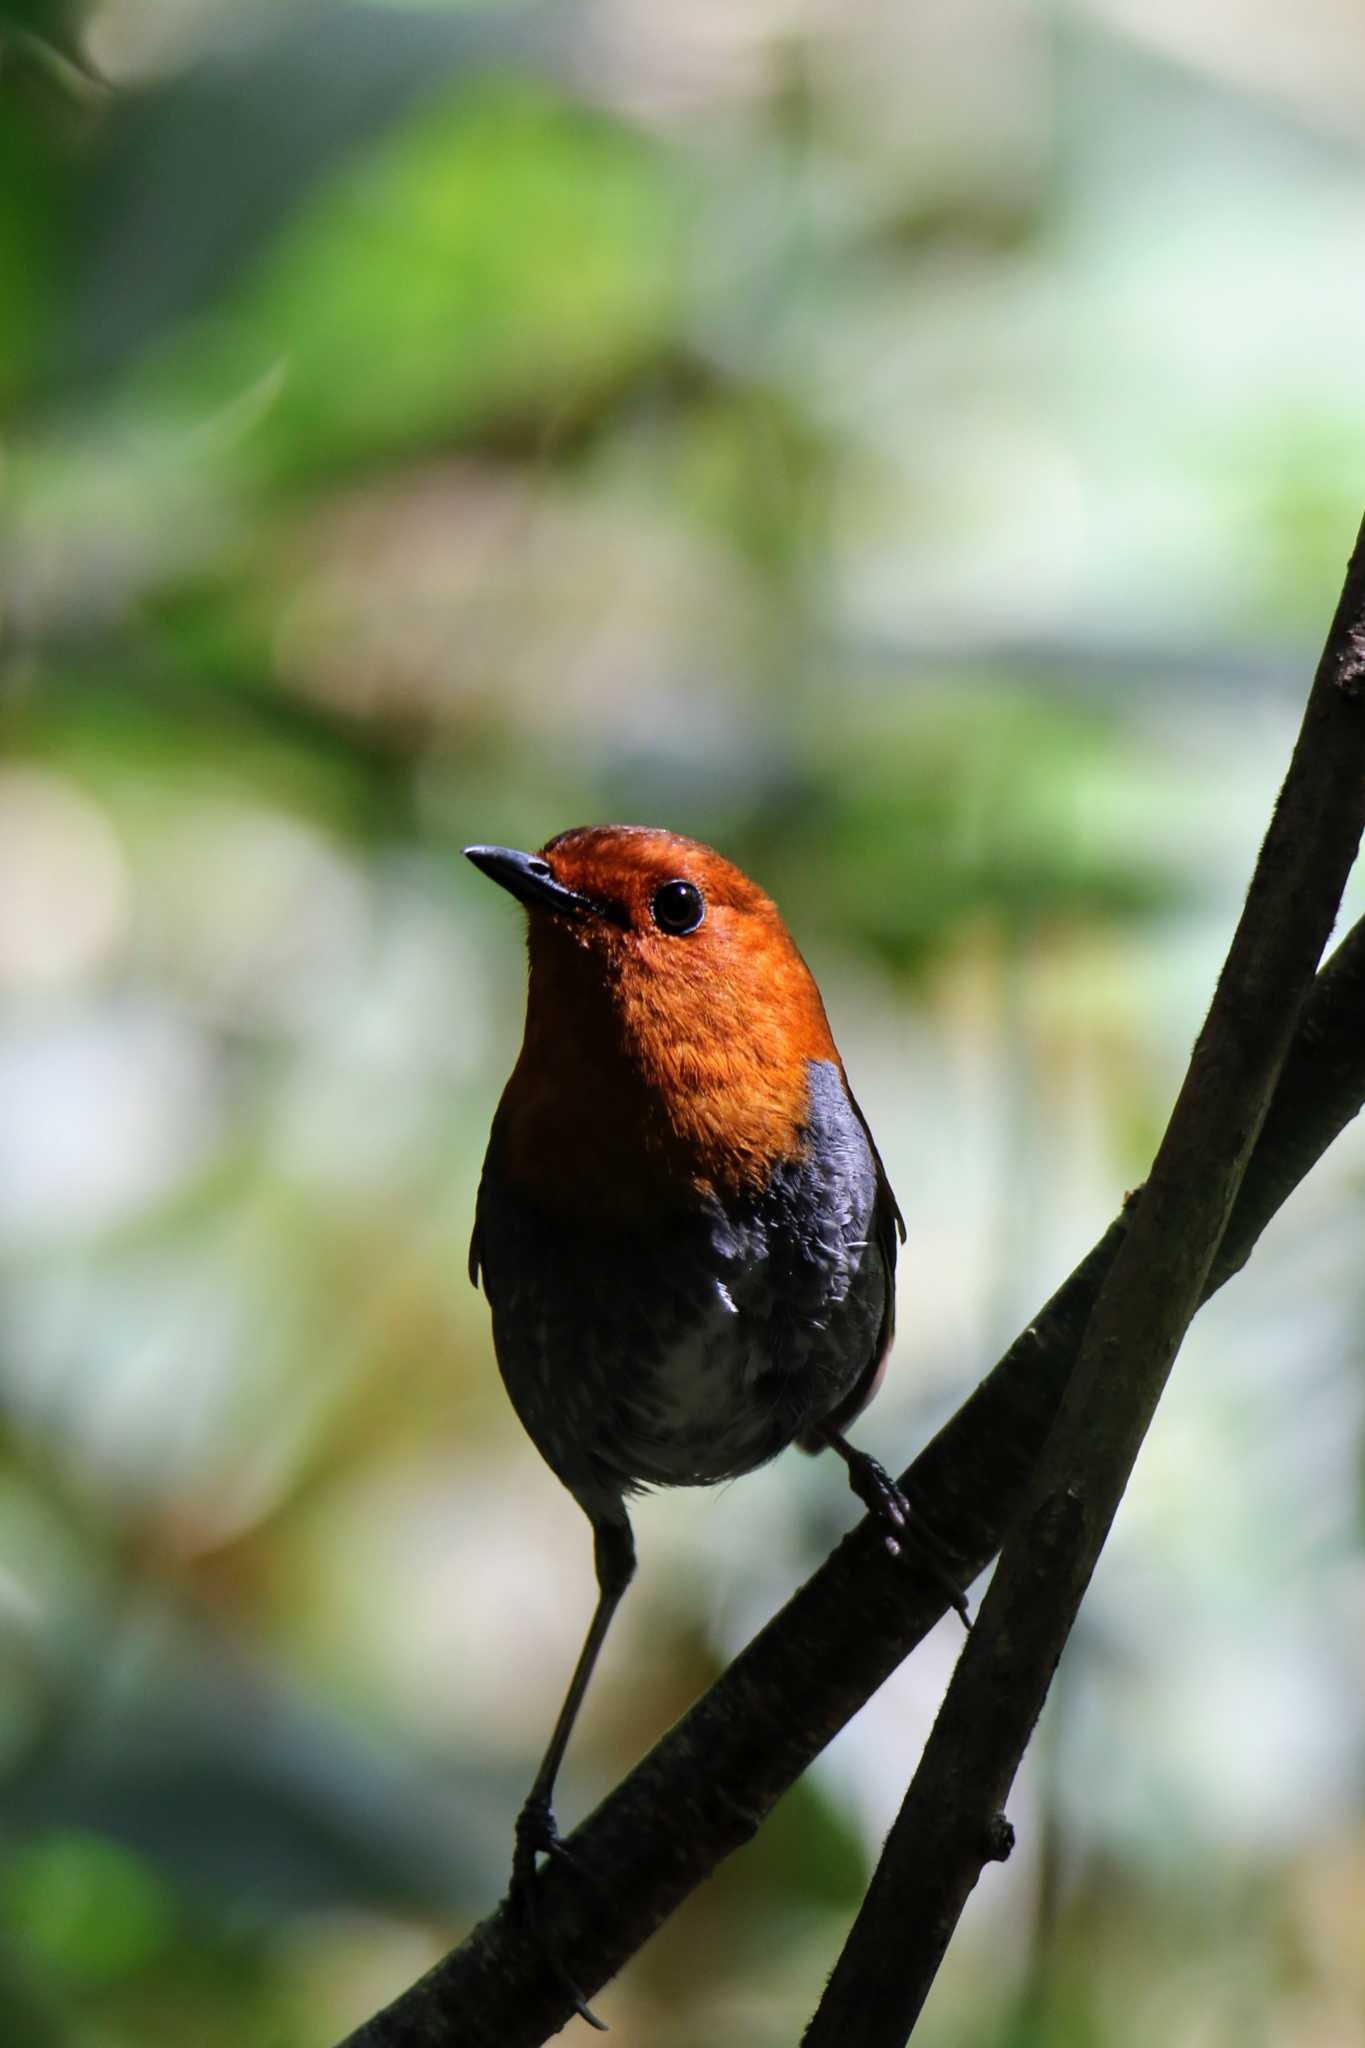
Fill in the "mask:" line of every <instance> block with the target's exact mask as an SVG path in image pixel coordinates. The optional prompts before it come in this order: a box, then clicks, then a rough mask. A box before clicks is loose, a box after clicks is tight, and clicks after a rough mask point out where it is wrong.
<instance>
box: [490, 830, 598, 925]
mask: <svg viewBox="0 0 1365 2048" xmlns="http://www.w3.org/2000/svg"><path fill="white" fill-rule="evenodd" d="M464 857H465V859H466V860H472V861H473V863H474V865H475V867H476V868H477V869H478V870H479V872H480V874H484V875H487V877H488V879H489V881H490V882H496V883H497V884H498V886H499V887H500V888H502V889H506V891H507V893H508V894H509V895H510V896H515V897H516V899H517V901H518V903H524V904H525V905H526V908H527V909H528V910H557V911H559V912H560V913H561V914H562V915H564V916H566V917H585V916H586V915H587V914H588V913H589V912H590V911H593V910H595V909H596V908H597V905H596V904H595V903H594V902H593V901H592V899H591V897H588V896H580V895H578V894H577V892H576V891H575V890H573V889H566V888H565V887H564V884H563V883H562V882H557V881H556V880H555V878H554V876H553V874H552V873H551V872H550V863H549V862H548V861H547V860H544V859H542V858H541V856H540V854H538V853H516V852H514V851H513V849H512V848H511V847H510V846H466V848H465V850H464Z"/></svg>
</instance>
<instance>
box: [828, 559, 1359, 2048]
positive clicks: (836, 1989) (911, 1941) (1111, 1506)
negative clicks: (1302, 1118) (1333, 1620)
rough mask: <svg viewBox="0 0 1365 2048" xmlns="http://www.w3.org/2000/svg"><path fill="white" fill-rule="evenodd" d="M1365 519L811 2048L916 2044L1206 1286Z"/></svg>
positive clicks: (1329, 812)
mask: <svg viewBox="0 0 1365 2048" xmlns="http://www.w3.org/2000/svg"><path fill="white" fill-rule="evenodd" d="M1363 628H1365V527H1362V530H1361V536H1360V538H1359V540H1358V542H1357V547H1356V553H1355V555H1354V557H1353V558H1352V562H1351V565H1350V568H1349V569H1348V571H1347V577H1346V586H1345V589H1344V591H1343V593H1342V598H1341V603H1340V605H1339V606H1338V609H1337V615H1336V618H1335V620H1334V622H1333V626H1332V630H1331V633H1330V634H1329V636H1328V641H1327V646H1326V649H1325V651H1324V654H1323V658H1322V661H1321V663H1320V664H1319V668H1318V673H1317V677H1316V679H1315V681H1314V684H1313V688H1312V690H1311V692H1310V694H1309V699H1308V704H1307V708H1306V710H1305V712H1304V719H1303V725H1302V728H1301V730H1300V733H1299V739H1298V744H1297V745H1296V747H1295V749H1294V756H1293V759H1292V760H1291V762H1290V765H1289V772H1288V774H1287V776H1286V778H1285V783H1284V787H1283V789H1282V790H1281V792H1280V797H1279V801H1278V802H1277V804H1276V806H1275V812H1274V815H1273V817H1272V819H1271V823H1270V829H1269V831H1268V832H1267V834H1266V838H1265V842H1264V844H1263V846H1262V848H1261V853H1260V858H1259V860H1258V861H1257V864H1256V870H1255V873H1254V875H1253V876H1252V882H1251V888H1250V890H1249V892H1248V895H1247V901H1246V905H1245V907H1244V909H1243V912H1242V916H1241V919H1240V921H1239V923H1238V926H1237V930H1236V933H1235V934H1234V937H1233V941H1232V946H1231V949H1230V951H1229V953H1228V958H1227V962H1226V964H1225V966H1224V969H1223V973H1222V975H1221V977H1220V979H1219V983H1218V987H1217V990H1216V991H1215V994H1214V998H1213V1004H1212V1007H1211V1009H1210V1011H1209V1015H1208V1019H1207V1021H1206V1023H1205V1025H1204V1029H1203V1030H1202V1032H1201V1033H1200V1035H1199V1039H1198V1042H1197V1043H1196V1045H1195V1049H1194V1054H1193V1057H1192V1059H1191V1061H1190V1067H1189V1072H1188V1074H1187V1075H1186V1078H1185V1083H1184V1085H1183V1087H1182V1088H1181V1091H1180V1095H1179V1097H1178V1099H1177V1101H1176V1105H1175V1108H1174V1110H1173V1111H1172V1114H1171V1120H1170V1123H1169V1124H1168V1126H1167V1129H1166V1134H1165V1137H1164V1138H1163V1139H1162V1142H1161V1145H1160V1148H1159V1149H1158V1152H1157V1156H1156V1160H1155V1162H1154V1164H1153V1167H1152V1172H1151V1175H1150V1178H1149V1179H1148V1181H1147V1184H1146V1186H1145V1187H1144V1188H1143V1190H1142V1191H1141V1193H1140V1195H1139V1197H1138V1199H1137V1201H1136V1202H1135V1204H1134V1206H1133V1214H1132V1219H1131V1222H1130V1226H1129V1230H1128V1233H1127V1238H1126V1242H1125V1243H1124V1244H1123V1245H1122V1246H1121V1247H1120V1248H1119V1250H1118V1252H1117V1253H1116V1255H1115V1258H1114V1262H1113V1265H1112V1267H1111V1269H1110V1271H1109V1274H1108V1275H1107V1277H1106V1279H1105V1281H1104V1284H1103V1286H1102V1288H1101V1290H1100V1295H1099V1299H1098V1301H1097V1302H1096V1304H1095V1308H1094V1310H1093V1312H1092V1314H1091V1317H1090V1320H1089V1322H1088V1323H1087V1326H1086V1330H1085V1335H1084V1338H1083V1341H1082V1344H1081V1351H1080V1357H1079V1359H1078V1361H1077V1365H1076V1370H1075V1373H1074V1376H1073V1378H1072V1380H1071V1383H1070V1384H1069V1386H1068V1387H1067V1390H1066V1393H1065V1396H1064V1399H1063V1402H1062V1406H1061V1410H1060V1413H1059V1415H1058V1419H1057V1423H1056V1425H1055V1427H1054V1429H1053V1430H1052V1431H1051V1433H1050V1434H1049V1437H1048V1440H1047V1444H1046V1447H1045V1449H1044V1452H1043V1456H1042V1459H1041V1461H1040V1465H1039V1470H1038V1473H1037V1477H1036V1479H1035V1480H1034V1482H1033V1484H1032V1485H1031V1486H1030V1488H1029V1491H1028V1497H1027V1500H1026V1504H1025V1508H1024V1512H1023V1514H1022V1516H1021V1518H1020V1521H1019V1524H1018V1526H1017V1527H1016V1528H1015V1529H1013V1530H1012V1531H1011V1532H1010V1534H1009V1535H1008V1537H1007V1539H1006V1542H1005V1546H1004V1550H1003V1552H1002V1555H1001V1558H1000V1563H999V1565H998V1567H997V1569H996V1572H995V1576H994V1578H993V1579H992V1581H991V1585H990V1588H989V1590H988V1592H987V1594H986V1598H985V1600H984V1602H983V1603H982V1607H981V1612H980V1614H979V1615H978V1617H977V1622H976V1626H975V1628H974V1629H973V1631H972V1634H971V1636H970V1638H969V1640H968V1642H967V1645H966V1648H965V1649H964V1651H963V1654H962V1657H961V1659H960V1661H959V1663H958V1667H957V1670H956V1671H955V1673H954V1675H953V1680H952V1683H951V1685H950V1686H949V1688H948V1693H947V1696H946V1697H945V1699H944V1702H943V1705H942V1707H941V1708H940V1710H939V1715H938V1718H937V1720H936V1722H935V1724H934V1728H933V1731H932V1733H931V1735H930V1737H929V1741H928V1743H927V1744H926V1746H925V1751H924V1755H923V1757H922V1758H921V1760H920V1765H919V1768H918V1770H917V1771H916V1773H915V1776H914V1779H913V1781H912V1783H911V1786H910V1789H909V1791H908V1793H907V1794H906V1798H905V1802H904V1804H903V1806H902V1808H901V1811H900V1813H899V1815H898V1816H897V1819H896V1822H895V1825H894V1827H893V1828H892V1830H891V1834H890V1836H889V1837H888V1839H887V1843H886V1847H885V1849H884V1851H883V1854H882V1858H881V1862H880V1864H879V1865H878V1868H877V1871H876V1873H875V1875H874V1877H873V1881H872V1884H871V1887H870V1888H869V1891H868V1894H867V1897H866V1899H865V1900H864V1902H863V1905H862V1909H861V1911H860V1912H859V1914H858V1917H857V1920H856V1922H855V1924H854V1927H853V1931H852V1933H851V1934H850V1936H849V1939H848V1942H847V1944H846V1945H845V1948H844V1951H843V1954H842V1955H841V1956H840V1958H839V1962H838V1964H837V1966H836V1968H835V1971H834V1974H833V1976H832V1977H831V1979H830V1982H829V1984H828V1985H827V1987H826V1990H825V1994H824V1997H823V1998H822V1999H821V2001H820V2005H819V2007H818V2009H817V2011H816V2014H815V2017H814V2019H813V2020H812V2022H811V2025H810V2027H809V2029H808V2031H807V2033H806V2036H805V2041H806V2048H836V2044H837V2048H902V2044H903V2043H904V2042H905V2040H906V2039H907V2037H908V2036H909V2033H910V2030H911V2028H912V2026H913V2024H914V2021H915V2019H916V2017H917V2016H918V2013H919V2011H920V2008H921V2006H922V2005H923V2002H924V1999H925V1997H926V1995H927V1993H928V1990H929V1987H930V1985H931V1984H932V1982H933V1980H934V1977H935V1975H936V1973H937V1970H938V1966H939V1963H940V1962H941V1960H942V1957H943V1953H944V1951H945V1949H946V1948H947V1945H948V1942H949V1941H950V1940H951V1938H952V1934H953V1931H954V1929H955V1928H956V1926H957V1922H958V1919H959V1917H960V1915H961V1912H962V1908H963V1906H964V1905H965V1903H966V1900H967V1897H968V1895H969V1893H970V1892H971V1890H972V1887H973V1886H974V1885H975V1883H976V1881H977V1878H978V1877H979V1876H980V1874H981V1870H982V1868H983V1866H984V1864H985V1863H986V1862H987V1861H989V1860H991V1859H993V1858H998V1857H1000V1856H1002V1855H1007V1854H1008V1853H1009V1846H1010V1838H1009V1833H1008V1829H1007V1827H1006V1824H1005V1822H1004V1817H1003V1808H1004V1804H1005V1800H1006V1798H1007V1797H1008V1794H1009V1791H1010V1787H1011V1786H1012V1785H1013V1782H1014V1776H1015V1772H1016V1771H1017V1769H1018V1767H1019V1762H1020V1759H1021V1758H1022V1756H1023V1753H1024V1750H1025V1747H1026V1746H1027V1743H1028V1740H1029V1737H1030V1735H1031V1734H1032V1732H1033V1727H1034V1724H1035V1722H1036V1721H1037V1718H1038V1715H1039V1713H1040V1712H1041V1710H1042V1706H1043V1701H1044V1700H1045V1698H1046V1697H1047V1691H1048V1687H1049V1685H1050V1684H1051V1681H1052V1674H1053V1672H1054V1671H1055V1669H1056V1666H1057V1662H1058V1659H1059V1658H1060V1656H1061V1654H1062V1650H1063V1648H1064V1646H1065V1643H1066V1640H1067V1637H1068V1635H1069V1634H1070V1631H1071V1627H1072V1624H1073V1622H1074V1621H1075V1618H1076V1613H1077V1610H1078V1609H1079V1606H1080V1603H1081V1600H1082V1598H1083V1596H1084V1594H1085V1590H1086V1587H1087V1586H1088V1585H1089V1583H1090V1578H1091V1574H1092V1572H1093V1570H1094V1567H1095V1564H1096V1561H1097V1559H1098V1557H1099V1554H1100V1551H1101V1549H1102V1547H1103V1545H1104V1541H1105V1538H1106V1536H1107V1535H1108V1532H1109V1529H1110V1526H1111V1524H1112V1522H1113V1518H1114V1515H1115V1513H1116V1512H1117V1509H1118V1505H1119V1502H1120V1500H1121V1499H1122V1497H1123V1493H1124V1490H1125V1488H1126V1486H1127V1483H1128V1479H1129V1476H1130V1474H1131V1472H1132V1469H1133V1464H1134V1461H1135V1460H1136V1458H1137V1454H1138V1451H1139V1450H1140V1448H1141V1445H1142V1441H1143V1438H1144V1437H1145V1435H1146V1433H1147V1428H1148V1425H1149V1423H1150V1421H1151V1418H1152V1415H1153V1413H1154V1412H1155V1409H1156V1405H1157V1402H1158V1401H1159V1399H1160V1397H1161V1394H1162V1391H1163V1389H1164V1387H1165V1385H1166V1380H1167V1377H1168V1375H1169V1373H1170V1369H1171V1366H1172V1364H1173V1363H1174V1360H1175V1356H1176V1352H1177V1351H1178V1349H1179V1347H1180V1344H1181V1341H1182V1339H1183V1337H1184V1334H1185V1331H1186V1329H1187V1328H1188V1326H1189V1323H1190V1321H1191V1319H1192V1317H1193V1316H1194V1314H1195V1311H1196V1310H1197V1308H1198V1306H1199V1303H1200V1301H1201V1299H1202V1297H1203V1294H1204V1291H1205V1286H1206V1282H1207V1279H1208V1275H1209V1273H1210V1271H1211V1269H1212V1265H1213V1260H1214V1257H1215V1255H1216V1253H1217V1251H1218V1247H1219V1244H1220V1241H1221V1240H1222V1238H1223V1236H1224V1233H1225V1229H1226V1226H1227V1223H1228V1220H1229V1217H1230V1215H1231V1212H1232V1208H1233V1204H1234V1201H1235V1199H1236V1196H1237V1193H1238V1189H1239V1187H1240V1185H1241V1182H1242V1179H1243V1175H1244V1172H1245V1169H1246V1165H1247V1162H1248V1160H1249V1159H1250V1157H1251V1153H1252V1148H1253V1146H1254V1145H1255V1142H1256V1139H1257V1135H1258V1133H1259V1132H1260V1129H1261V1126H1262V1123H1263V1121H1264V1120H1265V1117H1266V1113H1267V1110H1268V1107H1269V1104H1270V1102H1271V1098H1272V1095H1273V1092H1274V1089H1275V1085H1276V1081H1277V1078H1278V1076H1279V1073H1280V1070H1281V1068H1282V1066H1283V1064H1284V1061H1285V1058H1286V1054H1287V1052H1288V1048H1289V1046H1290V1042H1291V1038H1292V1036H1293V1033H1294V1028H1295V1024H1296V1021H1297V1019H1298V1015H1299V1011H1300V1007H1301V1005H1302V1003H1303V999H1304V996H1305V994H1306V992H1307V990H1308V988H1309V986H1310V984H1311V981H1312V976H1313V972H1314V968H1315V967H1316V965H1317V961H1318V957H1319V954H1320V953H1321V950H1322V947H1323V946H1324V944H1325V943H1326V940H1327V935H1328V933H1329V932H1330V931H1331V928H1332V924H1333V922H1334V920H1335V918H1336V915H1337V910H1338V907H1339V905H1340V902H1341V895H1342V891H1343V889H1344V888H1345V885H1346V880H1347V877H1348V875H1349V873H1350V870H1351V866H1352V863H1353V862H1354V860H1355V856H1356V851H1357V848H1358V846H1359V843H1360V835H1361V830H1362V825H1365V696H1362V693H1361V689H1360V658H1359V650H1360V646H1361V644H1362V640H1361V636H1362V629H1363Z"/></svg>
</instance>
